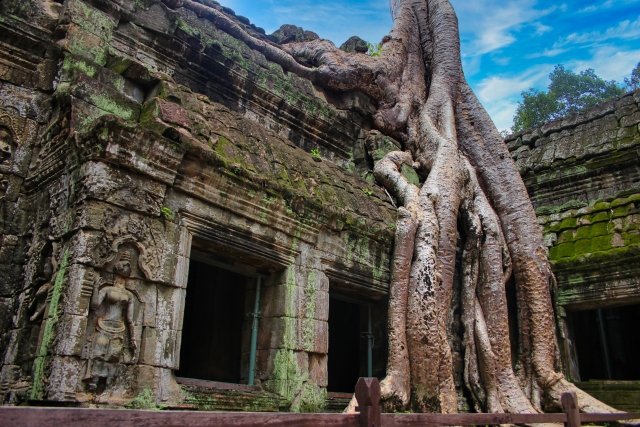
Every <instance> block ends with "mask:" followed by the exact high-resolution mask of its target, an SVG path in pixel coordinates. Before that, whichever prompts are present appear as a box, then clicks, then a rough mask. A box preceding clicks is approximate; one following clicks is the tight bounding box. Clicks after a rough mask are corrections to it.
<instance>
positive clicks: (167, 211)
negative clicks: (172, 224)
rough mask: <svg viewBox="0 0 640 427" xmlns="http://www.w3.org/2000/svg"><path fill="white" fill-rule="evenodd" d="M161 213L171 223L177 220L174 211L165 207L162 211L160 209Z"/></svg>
mask: <svg viewBox="0 0 640 427" xmlns="http://www.w3.org/2000/svg"><path fill="white" fill-rule="evenodd" d="M160 213H161V214H162V216H164V217H165V218H166V219H167V220H169V221H173V219H174V218H175V214H174V213H173V211H172V210H171V209H169V208H168V207H166V206H163V207H162V209H160Z"/></svg>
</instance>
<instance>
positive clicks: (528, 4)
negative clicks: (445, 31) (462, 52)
mask: <svg viewBox="0 0 640 427" xmlns="http://www.w3.org/2000/svg"><path fill="white" fill-rule="evenodd" d="M452 3H453V5H454V7H455V9H456V12H457V14H458V18H459V20H460V30H461V32H462V33H463V34H462V37H463V41H464V42H466V43H468V44H469V45H470V46H469V47H470V48H469V49H467V50H468V51H469V52H472V54H473V55H484V54H486V53H489V52H493V51H496V50H498V49H501V48H504V47H506V46H509V45H511V44H513V43H515V42H516V41H517V36H516V35H517V32H518V31H520V30H521V29H523V28H525V27H527V26H531V27H533V28H534V29H535V30H534V32H535V33H536V34H538V35H540V34H544V33H545V32H547V31H550V30H551V27H548V26H546V25H543V24H541V23H539V22H536V21H537V20H538V19H540V18H541V17H543V16H545V15H548V14H549V13H552V12H553V11H554V10H556V6H552V7H550V8H548V9H536V8H535V6H536V3H537V2H536V1H535V0H520V1H506V2H505V1H498V0H485V1H471V2H470V1H462V0H452Z"/></svg>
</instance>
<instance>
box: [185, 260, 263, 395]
mask: <svg viewBox="0 0 640 427" xmlns="http://www.w3.org/2000/svg"><path fill="white" fill-rule="evenodd" d="M264 277H265V276H263V275H261V274H258V273H257V272H256V271H255V269H253V268H251V267H250V266H242V267H239V266H237V265H233V264H232V263H231V262H230V260H228V259H224V258H222V257H219V256H214V255H211V254H209V253H206V252H200V251H198V250H197V249H193V248H192V250H191V257H190V261H189V275H188V279H187V288H186V301H185V309H184V318H183V319H184V320H183V328H182V341H181V349H180V368H179V369H178V370H177V371H176V377H177V378H178V382H185V380H186V379H195V380H204V381H206V382H211V383H210V384H209V385H210V386H212V387H216V386H217V385H216V383H231V384H248V383H249V381H250V378H249V371H250V359H251V350H252V345H251V341H252V329H253V323H254V312H255V302H256V287H257V285H258V282H262V281H263V280H264ZM258 308H259V307H258ZM253 352H254V357H255V349H254V350H253ZM254 366H255V359H254ZM254 369H255V368H254ZM187 381H188V380H187ZM218 385H220V386H221V384H218Z"/></svg>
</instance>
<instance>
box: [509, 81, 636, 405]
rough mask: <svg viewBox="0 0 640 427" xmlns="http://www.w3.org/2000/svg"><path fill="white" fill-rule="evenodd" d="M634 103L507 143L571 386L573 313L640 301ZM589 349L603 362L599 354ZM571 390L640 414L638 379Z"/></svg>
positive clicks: (631, 96) (632, 96)
mask: <svg viewBox="0 0 640 427" xmlns="http://www.w3.org/2000/svg"><path fill="white" fill-rule="evenodd" d="M639 102H640V91H636V92H635V93H628V94H627V95H625V96H623V97H621V98H618V99H613V100H610V101H608V102H605V103H603V104H601V105H598V106H596V107H594V108H591V109H589V110H586V111H585V112H583V113H580V114H577V115H573V116H569V117H566V118H564V119H560V120H556V121H553V122H550V123H547V124H545V125H544V126H542V127H540V128H537V129H529V130H526V131H524V132H521V133H519V134H515V135H511V136H510V137H508V138H507V139H506V143H507V145H508V147H509V150H510V152H511V155H512V157H513V159H514V160H515V161H516V164H517V166H518V168H519V170H520V173H521V174H522V176H523V178H524V180H525V184H526V186H527V190H528V191H529V196H530V197H531V201H532V202H533V205H534V207H535V208H536V213H537V215H538V220H539V223H540V227H541V230H542V232H543V234H544V240H545V244H546V246H547V247H548V249H549V259H550V261H551V265H552V268H553V271H554V273H555V276H556V279H557V285H558V286H557V291H555V292H554V294H555V300H556V302H557V307H556V310H557V313H556V314H557V315H558V327H559V335H560V343H561V350H562V356H563V362H564V363H563V364H564V367H565V374H566V375H567V376H568V377H569V378H570V379H572V380H574V381H580V373H579V371H580V368H579V366H580V364H579V360H578V358H577V355H576V352H577V349H576V341H575V333H576V332H577V331H578V328H582V327H583V326H582V325H581V324H577V323H576V321H572V316H573V314H572V313H577V312H582V311H585V310H601V311H600V312H599V315H600V316H601V317H600V322H604V321H605V320H603V319H604V316H602V314H603V311H604V309H606V308H608V307H618V306H630V305H635V304H638V303H640V267H639V266H640V161H639V158H638V156H639V154H638V148H639V147H640V132H639V126H640V125H639V123H640V111H639V108H638V103H639ZM636 307H638V306H636ZM610 332H611V331H610ZM586 333H587V334H590V335H591V336H597V335H598V334H600V333H601V332H600V331H599V330H591V331H589V332H586ZM614 338H615V337H614ZM612 339H613V338H612ZM618 339H622V340H624V339H627V340H629V339H632V338H630V337H622V338H618ZM601 340H605V338H601ZM583 345H584V344H583ZM588 352H591V353H592V354H593V355H595V356H594V357H597V358H602V357H603V356H601V354H600V352H601V349H599V348H591V349H588ZM615 356H616V355H615V354H612V356H611V357H612V359H615ZM636 357H637V354H636ZM599 363H602V364H604V360H603V359H601V360H600V362H599ZM614 363H615V362H614ZM629 363H636V362H633V361H629ZM634 379H637V378H634ZM603 384H604V385H603ZM578 385H579V386H580V387H581V388H583V389H585V390H586V391H588V392H590V393H591V392H593V393H594V395H595V396H596V397H598V398H602V399H603V400H604V401H605V402H607V403H609V404H611V405H613V406H615V407H618V408H620V409H628V410H638V409H640V407H639V406H638V405H637V384H636V383H625V382H615V381H609V382H606V381H605V382H595V383H594V382H591V381H587V382H578ZM634 399H636V400H635V402H636V404H635V405H633V404H630V402H632V401H634Z"/></svg>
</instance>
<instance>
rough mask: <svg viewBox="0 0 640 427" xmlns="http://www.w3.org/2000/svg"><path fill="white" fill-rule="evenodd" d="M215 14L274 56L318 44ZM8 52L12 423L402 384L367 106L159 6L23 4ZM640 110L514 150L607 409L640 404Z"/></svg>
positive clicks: (8, 26)
mask: <svg viewBox="0 0 640 427" xmlns="http://www.w3.org/2000/svg"><path fill="white" fill-rule="evenodd" d="M202 3H204V4H207V5H208V6H210V7H213V8H215V9H217V10H219V11H221V12H222V13H225V14H226V15H227V16H228V17H229V18H231V19H234V20H235V21H236V22H237V23H238V24H239V25H242V26H243V27H244V28H245V30H246V31H247V32H249V33H250V34H252V35H253V36H254V37H259V38H262V39H264V40H269V41H270V42H271V43H274V45H277V43H286V42H287V41H292V40H307V39H310V38H314V37H317V36H316V35H315V34H313V33H310V32H308V31H307V32H305V31H303V30H301V29H299V28H296V27H293V26H286V28H285V27H283V28H282V29H281V30H280V31H279V32H277V33H276V34H275V35H271V36H265V35H264V31H263V30H262V29H260V28H258V27H255V26H254V25H252V24H251V23H250V21H249V20H248V19H247V18H245V17H242V16H235V14H234V13H233V11H232V10H230V9H228V8H225V7H222V6H220V5H218V4H217V3H216V2H215V1H212V0H202ZM0 34H2V35H3V36H2V40H1V41H0V151H1V153H0V157H1V159H0V174H1V176H2V179H1V184H0V191H1V192H2V199H1V200H0V212H1V214H0V230H1V234H2V236H1V240H0V365H1V371H0V401H1V402H2V403H3V404H12V405H15V404H22V403H31V404H36V403H42V402H43V401H44V402H47V403H48V404H52V403H54V402H55V403H57V404H66V405H88V404H93V405H111V406H134V407H150V406H153V407H155V406H166V407H169V408H200V409H225V410H229V409H233V410H262V411H278V410H280V411H321V410H341V409H342V408H343V407H344V406H346V403H347V402H348V399H349V398H350V393H352V392H353V387H354V385H355V383H356V380H357V379H358V377H360V376H377V377H379V378H383V377H384V375H385V366H386V360H387V331H386V324H387V296H388V293H389V276H390V265H389V264H390V262H389V261H390V257H391V251H392V249H393V248H392V246H393V238H394V229H395V222H396V207H395V204H394V203H395V201H394V200H393V199H392V197H391V196H390V195H389V194H388V193H386V192H385V190H384V189H383V188H382V187H380V186H378V185H376V183H375V182H374V179H373V175H372V172H371V170H372V169H373V166H374V164H375V162H377V161H378V160H380V159H381V158H382V156H383V155H384V154H385V153H387V152H389V151H392V150H396V149H399V147H400V144H399V143H398V142H396V141H395V140H393V139H392V138H389V137H387V136H385V135H382V134H380V133H379V132H377V131H375V130H372V118H371V114H372V112H373V111H374V109H375V106H374V105H373V103H372V101H371V100H370V99H369V98H368V97H366V96H365V95H363V94H362V93H359V92H348V93H346V94H341V95H336V94H333V93H329V92H326V91H323V90H322V89H320V88H319V87H314V85H313V84H311V82H310V81H307V80H304V79H302V78H300V77H297V76H296V75H294V74H292V73H288V72H286V71H284V70H283V69H282V67H281V66H280V65H277V64H275V63H274V62H271V61H270V60H268V59H267V58H265V56H264V55H262V54H261V53H259V52H257V51H256V50H252V49H251V48H249V47H248V46H247V45H246V44H245V43H244V42H243V41H241V40H240V39H238V38H236V37H234V36H232V35H230V34H229V33H227V32H225V30H224V28H218V27H217V26H216V25H215V23H214V22H212V21H210V20H208V19H205V18H201V17H198V16H197V15H196V14H195V13H194V12H192V11H190V10H188V9H186V8H177V9H175V10H174V9H170V8H168V7H167V6H165V4H164V3H163V2H162V1H160V0H138V1H129V0H93V1H84V0H64V1H61V2H57V1H50V0H4V1H2V2H1V3H0ZM355 50H356V51H358V50H357V49H355ZM360 54H363V53H360ZM634 96H635V98H634ZM638 101H640V94H638V93H636V94H635V95H628V96H626V97H624V98H622V99H620V100H617V101H612V102H610V103H608V104H605V105H604V106H601V107H599V108H598V109H595V110H592V111H590V112H587V113H585V114H584V115H582V116H578V117H574V118H570V119H567V120H565V121H562V122H557V123H551V124H549V125H547V126H545V127H543V128H541V129H536V130H534V131H532V132H529V133H525V134H521V135H515V136H513V137H511V139H510V140H508V141H507V143H508V145H509V147H510V149H511V151H512V154H513V156H514V159H516V161H517V162H518V165H519V166H520V170H521V172H522V174H523V176H524V177H525V179H526V182H527V186H528V188H529V191H530V195H531V197H532V200H533V201H534V205H535V206H536V207H537V208H538V212H539V218H540V223H541V225H542V227H543V229H544V232H545V236H546V239H547V241H548V244H549V247H550V256H551V259H552V260H553V262H554V269H555V271H556V275H557V277H558V289H557V291H556V299H557V313H558V322H559V329H560V331H561V336H562V339H561V343H562V345H561V350H562V351H563V357H564V364H565V371H566V373H567V375H568V376H569V377H570V378H571V379H572V380H573V381H576V382H578V381H580V384H581V386H584V387H585V389H589V391H590V392H593V393H594V394H597V390H596V389H595V388H594V387H596V388H597V387H599V389H598V390H603V392H602V396H600V395H598V397H600V398H602V399H603V400H605V401H607V398H606V396H605V395H615V394H616V393H618V394H619V395H621V396H623V397H622V399H636V400H635V402H637V401H638V399H637V398H636V397H633V393H638V383H637V382H636V383H633V382H630V381H627V382H624V381H622V382H621V381H618V380H638V379H640V375H639V374H638V372H637V369H638V364H637V354H638V348H637V345H638V344H637V343H638V342H640V340H638V339H637V337H638V330H637V328H635V329H634V328H633V327H632V324H633V322H634V320H635V319H637V316H638V311H639V310H638V305H637V304H639V303H640V298H639V295H640V293H639V290H640V289H639V287H638V276H640V268H639V267H638V262H637V260H638V259H639V258H640V255H638V251H637V246H638V244H640V243H639V242H640V240H639V239H638V233H639V231H638V221H639V218H640V216H639V215H640V213H639V212H638V210H640V206H639V205H638V201H637V199H638V197H636V196H637V194H640V190H638V183H639V182H640V174H639V172H638V158H637V152H636V150H637V146H638V144H640V137H639V136H638V122H640V113H639V112H638ZM403 174H404V175H405V176H406V177H407V178H408V179H409V180H410V181H412V182H414V181H415V182H416V183H417V182H418V180H419V177H418V175H417V174H416V173H415V171H413V169H411V168H406V169H405V170H403ZM459 299H460V298H459V296H458V297H456V296H455V295H454V298H453V303H452V307H451V309H450V313H451V315H450V320H451V322H450V323H451V326H450V334H449V341H450V345H451V348H452V351H453V354H454V361H455V362H456V365H457V368H456V369H457V370H456V372H458V373H460V372H461V371H462V363H463V362H462V360H463V359H462V356H461V354H460V352H461V330H460V329H461V326H460V319H459V310H458V305H459ZM633 304H636V305H633ZM603 319H605V320H603ZM596 328H600V329H601V330H602V333H601V334H600V335H593V333H592V332H593V330H594V329H596ZM598 337H599V338H598ZM634 337H635V338H634ZM598 340H600V341H598ZM597 345H601V347H602V354H603V356H602V358H600V356H599V355H598V354H596V352H595V351H591V352H590V350H589V349H590V348H594V347H593V346H597ZM634 346H635V347H634ZM605 355H606V360H608V362H607V363H603V361H604V360H605ZM616 357H618V358H619V361H618V359H616ZM634 357H635V359H634ZM624 363H626V365H620V364H624ZM619 366H621V368H619ZM603 367H604V369H605V370H606V371H604V372H601V370H602V369H603ZM634 369H635V370H636V371H634ZM589 379H599V380H600V379H610V380H616V382H613V383H612V382H599V383H597V384H596V383H593V384H592V382H590V381H587V380H589ZM594 384H595V385H594ZM456 386H457V388H458V390H459V396H460V401H459V407H460V409H461V410H469V402H468V399H467V397H466V396H465V392H464V384H463V381H462V379H461V375H458V376H457V377H456ZM589 387H591V388H589ZM607 387H608V388H607ZM634 387H635V388H634ZM621 390H623V391H621ZM624 390H626V391H624ZM634 390H635V391H634ZM607 393H608V394H607ZM636 395H637V394H636ZM629 396H631V397H629ZM631 402H633V400H631ZM609 403H611V404H613V405H619V406H620V409H627V407H624V406H623V404H622V402H618V401H610V402H609ZM136 405H137V406H136ZM145 405H146V406H145ZM631 407H632V404H631V406H629V407H628V408H631ZM636 409H640V408H636Z"/></svg>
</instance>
